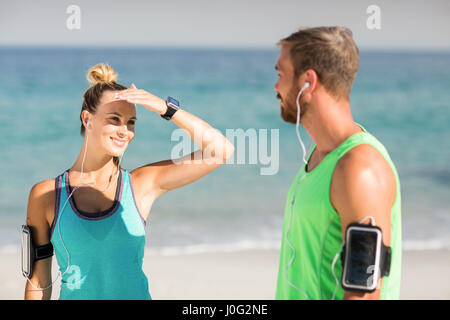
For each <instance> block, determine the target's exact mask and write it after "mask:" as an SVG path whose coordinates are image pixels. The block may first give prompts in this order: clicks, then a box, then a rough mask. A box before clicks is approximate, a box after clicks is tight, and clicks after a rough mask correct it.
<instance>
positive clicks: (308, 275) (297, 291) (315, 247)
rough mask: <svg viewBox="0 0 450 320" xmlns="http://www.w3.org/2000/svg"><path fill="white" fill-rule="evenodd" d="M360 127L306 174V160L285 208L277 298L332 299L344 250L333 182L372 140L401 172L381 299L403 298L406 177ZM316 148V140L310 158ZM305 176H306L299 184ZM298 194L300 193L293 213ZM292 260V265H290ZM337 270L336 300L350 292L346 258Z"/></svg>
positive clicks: (378, 145)
mask: <svg viewBox="0 0 450 320" xmlns="http://www.w3.org/2000/svg"><path fill="white" fill-rule="evenodd" d="M358 125H359V124H358ZM359 126H360V127H361V129H362V130H363V131H364V132H358V133H356V134H354V135H352V136H350V137H349V138H348V139H347V140H345V141H344V142H343V143H342V144H341V145H340V146H339V147H337V148H336V149H334V150H333V151H331V152H330V153H328V154H327V155H326V156H325V158H324V159H323V160H322V161H321V162H320V163H319V164H318V165H317V167H315V168H314V169H313V170H312V171H310V172H306V171H305V166H306V165H305V164H303V166H302V167H301V168H300V170H299V172H298V173H297V176H296V177H295V180H294V182H293V183H292V185H291V187H290V189H289V192H288V196H287V199H286V208H285V212H284V222H283V231H282V240H281V250H280V262H279V270H278V281H277V289H276V295H275V298H276V299H302V300H303V299H331V298H332V296H333V293H334V291H335V288H336V279H335V277H334V276H333V273H332V270H331V265H332V263H333V259H334V257H335V255H336V253H338V252H339V250H340V249H341V246H342V243H343V237H342V231H341V220H340V216H339V214H338V213H337V212H336V210H335V209H334V208H333V206H332V204H331V202H330V198H329V193H330V183H331V178H332V175H333V172H334V168H335V166H336V164H337V162H338V161H339V159H340V158H341V157H342V156H343V155H344V154H345V153H346V152H347V151H349V150H350V149H352V148H353V147H355V146H357V145H360V144H369V145H371V146H373V147H374V148H375V149H376V150H378V151H379V152H380V153H381V154H382V155H383V157H384V158H385V159H386V161H387V162H388V163H389V165H390V167H391V168H392V171H393V172H394V175H395V180H396V184H397V195H396V199H395V203H394V205H393V207H392V209H391V250H392V260H391V269H390V274H389V276H387V277H383V282H382V286H381V299H399V295H400V275H401V254H402V252H401V250H402V239H401V238H402V236H401V196H400V181H399V178H398V174H397V170H396V168H395V166H394V164H393V162H392V160H391V158H390V157H389V154H388V152H387V150H386V149H385V148H384V146H383V145H382V144H381V142H380V141H378V140H377V139H376V138H375V137H374V136H373V135H371V134H370V133H368V132H367V131H366V129H365V128H363V127H362V126H361V125H359ZM315 147H316V145H315V144H313V147H312V149H311V152H310V154H309V156H308V161H309V158H310V157H311V154H312V153H313V151H314V149H315ZM299 176H301V177H302V178H301V179H300V182H299V183H298V179H299ZM297 183H298V185H297ZM296 185H297V188H296ZM295 191H296V192H295ZM294 192H295V193H296V195H295V202H294V206H293V210H292V216H291V215H290V210H291V201H292V197H293V195H294ZM289 219H291V224H290V228H289V234H288V236H289V242H290V244H291V245H292V246H293V247H295V254H294V257H293V258H292V255H293V250H292V249H291V247H290V244H289V243H288V241H286V232H287V228H288V224H289ZM291 259H293V260H292V263H291V265H290V266H289V268H287V266H288V265H289V262H290V261H291ZM334 273H335V275H336V277H337V279H338V281H339V285H338V288H337V293H336V298H335V299H342V298H343V296H344V290H343V289H342V286H341V284H340V282H341V276H342V264H341V259H340V258H338V259H337V261H336V264H335V267H334Z"/></svg>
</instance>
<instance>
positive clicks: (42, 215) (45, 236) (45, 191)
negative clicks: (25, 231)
mask: <svg viewBox="0 0 450 320" xmlns="http://www.w3.org/2000/svg"><path fill="white" fill-rule="evenodd" d="M54 187H55V180H46V181H42V182H39V183H37V184H35V185H34V186H33V188H31V191H30V195H29V198H28V208H27V225H28V226H29V227H30V229H31V232H32V234H33V238H32V240H33V242H34V245H35V246H41V245H44V244H47V243H49V242H50V239H49V229H50V228H49V224H48V221H47V219H46V213H47V212H48V210H49V208H54V202H55V200H54V198H55V197H54V196H55V193H54ZM52 204H53V205H52ZM51 270H52V257H49V258H46V259H42V260H38V261H36V262H35V263H34V265H33V275H32V277H31V278H30V281H31V282H32V283H33V285H34V286H35V287H37V288H44V287H46V286H48V285H49V284H50V283H52V273H51ZM51 296H52V287H49V288H48V289H45V290H38V289H36V288H34V287H33V286H32V285H31V284H30V283H29V281H27V282H26V285H25V300H50V298H51Z"/></svg>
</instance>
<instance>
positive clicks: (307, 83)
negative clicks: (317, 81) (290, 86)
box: [302, 82, 309, 90]
mask: <svg viewBox="0 0 450 320" xmlns="http://www.w3.org/2000/svg"><path fill="white" fill-rule="evenodd" d="M306 88H309V82H306V83H305V85H304V86H303V88H302V90H304V89H306Z"/></svg>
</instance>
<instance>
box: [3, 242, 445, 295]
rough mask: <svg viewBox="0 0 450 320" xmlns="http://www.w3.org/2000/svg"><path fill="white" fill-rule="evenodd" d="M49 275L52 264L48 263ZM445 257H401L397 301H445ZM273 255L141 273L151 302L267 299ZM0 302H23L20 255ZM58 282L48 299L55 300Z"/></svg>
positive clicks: (197, 260)
mask: <svg viewBox="0 0 450 320" xmlns="http://www.w3.org/2000/svg"><path fill="white" fill-rule="evenodd" d="M53 265H54V269H53V272H54V273H53V274H54V275H55V274H56V259H54V258H53ZM449 267H450V251H445V250H442V251H438V250H434V251H404V252H403V274H402V288H401V299H450V273H449V272H448V271H449ZM277 268H278V251H276V250H254V251H240V252H223V253H222V252H221V253H198V254H189V255H173V256H168V255H162V254H159V253H151V252H150V253H147V254H146V256H145V259H144V271H145V273H146V274H147V277H148V279H149V287H150V293H151V295H152V298H153V299H164V300H165V299H194V300H196V299H213V300H216V299H218V300H227V299H237V300H241V299H256V300H260V299H269V300H270V299H273V298H274V295H275V285H276V277H277ZM1 270H2V273H1V278H0V280H1V283H2V284H3V285H2V287H1V290H0V299H2V300H3V299H23V296H24V287H25V280H24V278H23V277H22V276H21V274H20V253H19V254H17V253H15V252H3V253H2V259H1ZM58 296H59V281H57V282H56V283H55V285H54V288H53V291H52V299H58Z"/></svg>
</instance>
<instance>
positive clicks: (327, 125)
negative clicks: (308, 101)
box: [302, 98, 363, 158]
mask: <svg viewBox="0 0 450 320" xmlns="http://www.w3.org/2000/svg"><path fill="white" fill-rule="evenodd" d="M309 111H310V112H308V114H307V115H305V120H304V121H303V119H302V125H303V126H304V128H305V129H306V131H308V133H309V135H310V136H311V139H312V140H313V141H314V143H315V144H316V149H317V152H318V153H319V158H323V157H325V156H326V155H327V154H328V153H330V152H331V151H333V150H334V149H336V148H337V147H339V146H340V145H341V144H342V143H343V142H344V141H345V140H347V139H348V138H349V137H350V136H352V135H354V134H355V133H358V132H361V131H363V130H362V129H361V128H360V127H359V126H358V125H357V124H356V123H355V121H354V120H353V117H352V114H351V112H350V104H349V102H348V101H341V102H336V101H334V100H332V99H331V98H329V99H326V98H325V99H323V100H322V101H319V103H318V105H317V107H313V108H309Z"/></svg>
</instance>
